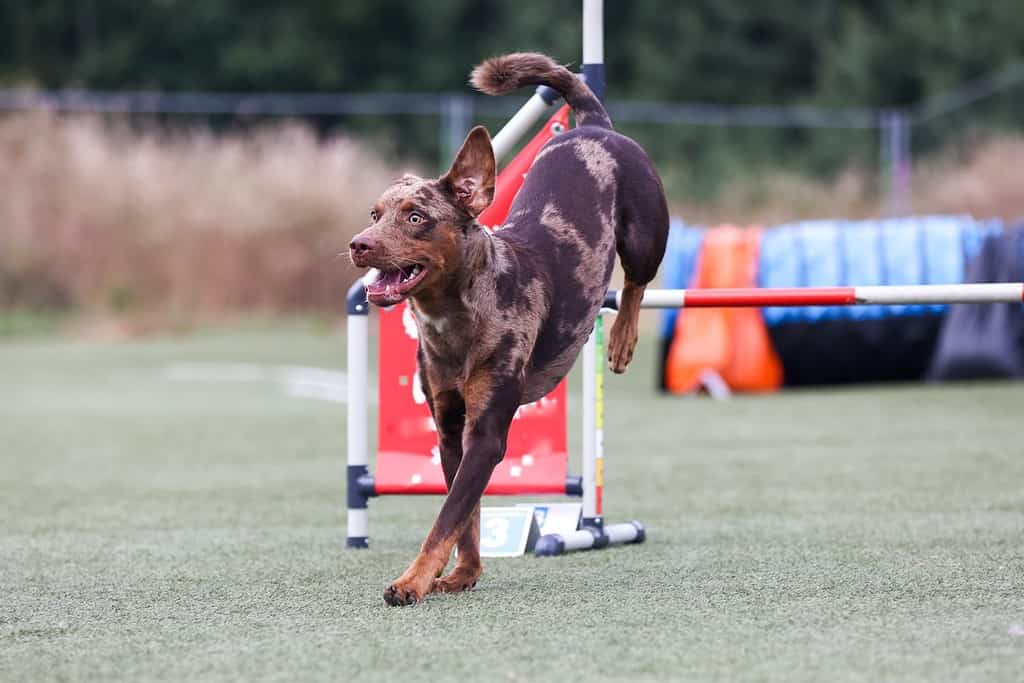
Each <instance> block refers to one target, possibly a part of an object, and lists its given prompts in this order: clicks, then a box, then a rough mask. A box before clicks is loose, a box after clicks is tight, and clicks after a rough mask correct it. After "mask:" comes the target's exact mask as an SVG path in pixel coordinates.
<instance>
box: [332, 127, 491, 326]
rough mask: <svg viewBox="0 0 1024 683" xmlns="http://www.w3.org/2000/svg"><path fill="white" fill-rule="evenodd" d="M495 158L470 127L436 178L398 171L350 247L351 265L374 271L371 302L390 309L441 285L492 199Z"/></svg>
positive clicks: (484, 137)
mask: <svg viewBox="0 0 1024 683" xmlns="http://www.w3.org/2000/svg"><path fill="white" fill-rule="evenodd" d="M494 177H495V162H494V152H493V150H492V149H491V138H490V136H489V135H488V134H487V130H486V129H485V128H483V127H482V126H477V127H476V128H474V129H473V130H471V131H470V132H469V135H468V136H467V137H466V141H465V142H463V143H462V148H461V149H459V153H458V154H457V155H456V156H455V161H454V162H453V163H452V167H451V168H450V169H449V170H448V172H447V173H445V174H444V175H443V176H441V177H440V178H438V179H436V180H432V179H425V178H419V177H417V176H413V175H405V176H403V177H402V178H401V179H400V180H398V181H397V182H395V183H394V184H393V185H391V187H389V188H388V189H386V190H385V191H384V193H383V194H381V196H380V197H379V198H378V199H377V202H376V203H375V204H374V205H373V208H372V209H371V210H370V221H371V224H370V226H369V227H368V228H366V229H365V230H363V231H362V232H361V233H359V234H358V235H356V236H355V237H354V238H353V239H352V243H351V244H349V255H350V256H351V258H352V262H353V263H354V264H355V265H356V266H359V267H360V268H376V269H378V270H379V271H380V272H379V274H378V276H377V279H376V280H374V281H373V282H372V283H370V284H369V285H367V286H366V296H367V299H368V300H369V301H370V303H373V304H377V305H378V306H393V305H394V304H397V303H398V302H400V301H402V300H403V299H405V298H407V297H409V296H414V295H415V294H416V293H418V292H425V291H428V290H430V289H433V288H437V287H443V286H444V285H445V283H446V282H449V281H450V279H451V277H452V276H453V275H454V274H455V272H456V271H457V270H458V268H459V266H460V265H461V263H462V251H463V245H464V244H465V240H466V237H467V235H468V234H469V231H471V230H479V229H480V228H479V227H478V225H477V223H476V217H477V216H479V215H480V212H482V211H483V210H484V209H486V208H487V207H488V206H489V205H490V203H491V200H492V199H493V198H494Z"/></svg>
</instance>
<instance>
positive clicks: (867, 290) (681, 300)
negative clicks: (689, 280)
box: [604, 282, 1024, 310]
mask: <svg viewBox="0 0 1024 683" xmlns="http://www.w3.org/2000/svg"><path fill="white" fill-rule="evenodd" d="M621 302H622V292H621V291H620V290H612V291H609V292H608V296H607V297H606V298H605V302H604V305H605V308H611V309H614V310H618V308H619V304H620V303H621ZM1019 303H1024V283H1020V282H992V283H989V282H986V283H977V284H975V283H972V284H958V285H889V286H876V287H778V288H770V287H765V288H758V287H751V288H736V289H648V290H647V291H646V292H644V300H643V303H642V304H641V308H741V307H759V306H862V305H893V304H896V305H899V304H905V305H914V304H1019Z"/></svg>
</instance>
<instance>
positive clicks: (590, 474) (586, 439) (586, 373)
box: [583, 330, 597, 519]
mask: <svg viewBox="0 0 1024 683" xmlns="http://www.w3.org/2000/svg"><path fill="white" fill-rule="evenodd" d="M596 347H597V342H596V338H595V335H594V331H593V330H592V331H591V332H590V338H589V339H587V343H586V345H584V347H583V518H584V519H589V518H591V517H596V516H597V374H596V373H595V372H594V367H595V365H596V363H597V354H596Z"/></svg>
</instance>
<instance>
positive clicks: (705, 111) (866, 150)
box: [0, 64, 1024, 215]
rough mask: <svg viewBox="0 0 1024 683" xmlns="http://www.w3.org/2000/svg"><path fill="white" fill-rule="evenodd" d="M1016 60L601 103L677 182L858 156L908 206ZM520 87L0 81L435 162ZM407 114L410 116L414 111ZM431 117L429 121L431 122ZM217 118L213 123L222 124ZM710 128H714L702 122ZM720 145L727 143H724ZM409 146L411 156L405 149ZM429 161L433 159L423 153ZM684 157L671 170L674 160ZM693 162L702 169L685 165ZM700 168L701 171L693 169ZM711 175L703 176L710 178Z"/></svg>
mask: <svg viewBox="0 0 1024 683" xmlns="http://www.w3.org/2000/svg"><path fill="white" fill-rule="evenodd" d="M1022 82H1024V64H1014V65H1011V66H1010V67H1008V68H1006V69H1004V70H1002V71H1000V72H999V73H996V74H994V75H991V76H988V77H984V78H980V79H978V80H976V81H973V82H970V83H967V84H965V85H964V86H962V87H960V88H957V89H955V90H951V91H949V92H946V93H944V94H942V95H940V96H938V97H934V98H931V99H929V100H927V101H925V102H923V103H921V104H920V105H918V106H916V107H913V108H907V109H869V108H835V109H827V108H821V107H805V106H793V107H775V106H722V105H716V104H707V103H680V102H668V101H659V100H629V101H622V100H615V99H611V100H609V102H608V109H609V111H610V113H611V115H612V117H613V119H614V121H615V122H616V124H617V125H618V126H619V127H620V128H622V129H623V130H625V131H626V132H627V133H628V134H630V135H633V136H634V137H636V138H637V139H639V140H640V142H641V143H642V144H644V145H645V147H646V148H647V149H648V151H649V152H650V153H651V155H652V157H654V158H655V161H656V162H658V164H659V166H660V167H663V168H665V169H667V171H666V184H667V185H668V186H669V190H670V193H672V191H673V190H677V192H676V194H678V193H679V192H685V190H682V189H681V188H680V187H679V186H680V185H683V184H686V185H688V187H689V188H690V191H691V192H693V191H696V192H697V193H702V192H704V193H706V192H713V191H714V189H715V188H716V187H717V186H718V185H719V184H720V183H721V182H722V180H723V178H727V177H729V176H730V175H732V174H731V173H730V168H729V164H728V163H718V162H717V160H718V159H720V158H730V157H731V156H732V155H731V154H729V150H732V151H735V148H737V147H738V148H740V150H741V151H742V153H743V154H744V155H745V156H746V157H747V159H746V163H748V164H750V165H751V166H753V167H757V165H758V163H759V162H761V161H763V162H767V161H769V160H771V163H772V164H773V165H775V166H782V167H786V165H787V162H792V161H793V160H794V159H798V160H799V161H798V162H797V163H796V166H797V167H798V168H799V169H800V170H803V171H805V172H807V171H810V173H812V174H815V175H817V174H820V173H826V174H827V173H830V172H835V171H837V170H840V169H841V168H842V167H843V165H845V164H850V163H855V164H858V165H860V166H861V167H862V168H870V167H871V166H872V165H875V167H876V168H877V169H878V177H879V186H878V191H879V196H880V198H881V206H880V212H881V213H882V214H884V215H901V214H905V213H907V212H909V211H910V209H911V201H910V193H911V177H912V168H913V160H914V158H915V156H917V155H924V154H928V153H930V152H935V151H937V150H940V149H942V148H943V147H947V146H949V145H950V144H951V143H953V145H954V147H955V146H957V145H959V146H961V147H962V146H963V145H964V144H967V145H969V144H970V143H971V141H972V140H976V139H977V138H978V137H980V136H982V135H984V134H985V132H986V131H989V132H991V131H993V130H1002V129H1014V128H1017V127H1019V124H1020V122H1021V121H1024V96H1022V93H1021V88H1020V87H1019V86H1020V85H1021V83H1022ZM520 102H521V98H514V97H508V98H498V99H495V98H488V97H482V96H477V95H466V94H462V93H441V94H438V93H361V94H354V93H334V94H324V93H261V94H236V93H223V92H152V91H116V92H103V91H89V90H55V91H37V90H21V89H13V90H0V111H9V112H10V111H28V110H48V111H54V112H79V113H84V112H91V113H103V114H118V115H124V116H131V117H144V116H158V117H164V118H170V117H181V116H188V117H204V118H208V119H210V120H211V121H213V122H214V124H215V125H246V123H247V122H253V121H262V120H265V119H267V118H269V117H300V118H304V119H309V120H312V121H313V122H314V123H315V124H316V125H317V126H318V127H320V128H322V129H324V130H326V129H329V128H332V127H334V126H337V125H340V126H343V127H346V128H351V129H354V130H355V131H357V132H359V133H363V134H366V135H369V136H371V137H374V138H375V139H377V140H380V141H381V142H382V147H384V148H385V149H386V150H387V151H389V152H390V153H392V154H393V155H403V156H418V157H419V158H420V159H421V160H425V159H429V158H430V157H431V156H433V157H434V158H435V159H437V163H438V166H439V167H443V166H444V165H445V164H447V163H448V161H449V160H450V159H451V157H452V155H453V153H454V150H456V149H457V148H458V145H459V144H461V142H462V139H463V137H464V135H465V133H466V131H468V130H469V128H470V127H471V125H472V124H473V123H475V122H477V121H484V122H485V123H487V124H489V125H490V126H491V128H492V130H494V129H496V128H497V127H499V126H500V125H501V122H502V121H503V120H504V119H506V118H507V117H508V116H509V115H511V114H512V113H513V112H514V111H515V110H516V108H517V107H518V105H519V103H520ZM410 119H411V120H410ZM430 120H434V121H435V123H434V124H433V126H434V128H433V130H434V132H433V133H431V132H430V131H431V125H432V124H430ZM218 122H220V123H219V124H218ZM708 129H712V130H710V131H709V130H708ZM721 150H727V151H726V152H725V153H722V152H721ZM410 151H412V154H411V155H410V154H409V152H410ZM428 163H429V162H428ZM685 164H690V165H691V171H690V173H688V174H685V175H684V176H682V178H679V177H678V174H674V173H673V170H672V169H673V168H675V167H678V166H680V165H685ZM697 168H700V169H701V170H700V171H695V170H693V169H697ZM701 176H704V179H703V180H702V179H701ZM709 177H710V179H709Z"/></svg>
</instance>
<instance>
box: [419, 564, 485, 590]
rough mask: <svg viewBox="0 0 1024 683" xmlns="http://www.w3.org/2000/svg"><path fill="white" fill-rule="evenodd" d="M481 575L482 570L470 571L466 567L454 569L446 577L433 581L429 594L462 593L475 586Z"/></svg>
mask: <svg viewBox="0 0 1024 683" xmlns="http://www.w3.org/2000/svg"><path fill="white" fill-rule="evenodd" d="M481 574H483V568H477V569H470V568H467V567H456V568H455V569H453V570H452V573H451V574H449V575H448V576H443V577H441V578H439V579H434V585H433V586H432V587H431V589H430V592H431V593H463V592H465V591H468V590H471V589H472V588H474V587H475V586H476V582H477V581H479V580H480V575H481Z"/></svg>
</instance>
